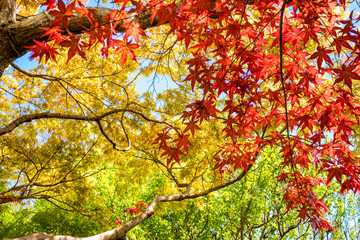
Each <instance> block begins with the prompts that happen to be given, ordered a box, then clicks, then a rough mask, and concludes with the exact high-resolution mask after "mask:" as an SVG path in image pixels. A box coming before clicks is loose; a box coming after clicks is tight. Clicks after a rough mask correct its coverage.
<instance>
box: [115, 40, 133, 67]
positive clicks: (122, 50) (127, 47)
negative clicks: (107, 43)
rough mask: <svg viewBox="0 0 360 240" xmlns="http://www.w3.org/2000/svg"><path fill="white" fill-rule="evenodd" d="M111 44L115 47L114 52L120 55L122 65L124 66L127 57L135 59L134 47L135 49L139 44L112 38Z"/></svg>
mask: <svg viewBox="0 0 360 240" xmlns="http://www.w3.org/2000/svg"><path fill="white" fill-rule="evenodd" d="M112 46H114V47H115V54H119V55H120V59H121V63H122V67H124V65H125V63H126V60H127V59H128V58H130V59H132V60H134V61H136V58H135V53H134V49H137V48H138V47H139V45H137V44H132V43H129V42H128V41H127V40H126V41H123V40H117V39H114V40H113V41H112Z"/></svg>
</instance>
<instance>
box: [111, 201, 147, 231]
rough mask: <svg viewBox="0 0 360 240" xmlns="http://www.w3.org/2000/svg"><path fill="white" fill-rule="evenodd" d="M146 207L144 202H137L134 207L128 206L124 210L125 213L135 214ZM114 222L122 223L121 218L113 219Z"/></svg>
mask: <svg viewBox="0 0 360 240" xmlns="http://www.w3.org/2000/svg"><path fill="white" fill-rule="evenodd" d="M147 208H148V205H147V204H146V203H145V202H137V203H136V206H135V207H130V208H127V209H125V210H124V213H125V214H129V215H134V216H135V215H137V214H139V213H141V212H143V211H145V210H146V209H147ZM114 223H116V224H118V225H119V226H120V225H121V224H122V223H123V220H114Z"/></svg>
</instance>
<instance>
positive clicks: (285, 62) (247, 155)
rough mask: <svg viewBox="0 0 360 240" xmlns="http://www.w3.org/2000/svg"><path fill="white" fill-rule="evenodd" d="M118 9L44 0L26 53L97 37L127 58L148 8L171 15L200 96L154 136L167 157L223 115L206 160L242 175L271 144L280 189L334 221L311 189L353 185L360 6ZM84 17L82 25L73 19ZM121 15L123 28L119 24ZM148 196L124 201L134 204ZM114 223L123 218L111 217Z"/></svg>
mask: <svg viewBox="0 0 360 240" xmlns="http://www.w3.org/2000/svg"><path fill="white" fill-rule="evenodd" d="M113 2H114V3H116V4H117V6H118V9H117V10H112V12H111V14H109V15H107V16H105V17H104V18H106V19H107V22H106V23H100V22H99V21H98V19H97V18H96V17H95V16H94V11H93V10H92V9H89V8H86V7H85V6H84V4H83V3H82V2H81V1H73V2H70V3H65V2H63V1H62V0H59V1H53V0H48V1H46V2H44V3H43V6H45V7H46V8H47V9H48V10H49V12H48V14H49V15H50V16H52V17H53V20H52V23H51V27H50V28H47V29H44V30H45V31H46V32H45V34H44V37H46V38H48V39H49V40H52V41H50V42H49V41H42V42H40V41H35V42H34V45H33V46H29V47H28V48H29V50H30V51H32V55H31V57H32V58H36V57H39V58H40V59H41V58H45V61H48V60H49V59H52V60H55V61H56V56H57V55H58V49H59V48H63V49H68V61H70V60H71V59H72V58H73V57H74V56H75V55H79V56H80V57H82V58H84V59H86V54H85V49H87V48H89V47H91V46H93V45H100V46H101V51H100V54H102V55H103V56H105V57H108V56H109V54H110V52H111V53H114V54H117V55H119V57H120V60H121V62H122V65H124V64H125V62H126V61H129V60H131V61H136V54H135V52H136V50H137V49H138V48H140V47H141V44H140V40H139V39H140V38H142V37H151V36H147V35H146V33H145V31H144V29H142V26H141V24H140V23H139V21H138V20H139V17H140V15H141V14H144V13H145V12H151V21H152V22H153V23H157V24H158V25H160V24H168V25H169V26H170V32H169V34H174V35H175V36H176V37H177V40H176V41H177V42H183V43H184V44H185V46H186V48H187V50H188V54H189V55H191V58H190V60H189V61H188V62H187V64H188V75H187V76H186V77H184V81H185V82H189V83H190V84H191V86H192V88H193V90H194V91H195V90H196V91H198V92H201V93H202V97H201V98H200V99H198V100H196V101H195V102H193V103H191V104H189V105H188V106H186V109H185V110H184V111H183V113H182V116H181V120H182V122H183V124H184V125H183V127H181V128H177V127H172V126H167V127H166V128H164V129H163V131H162V132H159V133H157V136H156V137H155V139H154V144H156V145H157V146H158V147H159V149H160V151H161V153H162V156H163V157H164V158H166V159H167V164H168V165H169V164H171V163H173V162H176V163H178V164H180V165H181V158H182V156H185V155H186V154H187V153H188V151H190V148H191V146H192V143H191V139H192V137H194V136H196V135H197V134H201V131H206V129H203V128H202V125H203V124H204V123H205V122H207V121H210V120H213V119H216V120H218V121H221V122H222V123H223V128H222V134H223V139H224V141H223V144H222V145H219V146H218V151H217V153H216V154H215V155H214V156H213V158H214V159H215V163H214V165H213V166H212V168H213V169H216V170H217V171H219V172H220V173H221V174H233V175H235V176H237V175H239V173H238V171H236V170H237V169H242V170H244V171H245V172H246V171H249V169H250V168H252V167H253V166H254V165H256V161H257V158H258V157H259V156H260V155H261V153H262V151H263V149H264V148H265V147H267V146H269V147H278V148H280V149H281V150H280V151H281V154H282V159H283V161H282V171H281V173H279V175H278V177H277V179H278V181H279V182H280V183H281V184H283V185H284V189H283V200H284V201H285V202H286V203H287V207H288V209H294V210H295V211H297V212H298V217H299V218H302V219H307V221H309V222H310V223H311V224H312V226H313V227H314V228H315V229H328V230H331V229H332V226H331V225H330V224H329V223H328V222H327V221H326V219H325V217H324V215H323V214H324V212H326V211H328V208H327V206H326V205H325V204H324V202H323V201H322V199H321V196H317V195H316V193H315V192H314V191H313V189H314V187H315V186H317V185H324V184H325V185H326V184H330V182H331V181H333V180H334V181H337V182H338V183H339V184H340V185H341V189H340V193H346V192H348V191H353V192H354V193H357V192H358V191H359V190H360V179H359V171H360V166H359V158H358V157H357V156H356V155H355V154H354V153H353V152H352V151H351V144H352V140H353V134H354V130H353V128H352V127H353V126H354V125H356V124H358V123H359V117H360V103H359V101H358V99H357V97H356V96H355V95H354V93H353V88H354V81H355V80H360V75H359V73H360V67H359V60H360V45H359V38H360V32H359V31H358V30H357V27H356V22H357V21H359V20H360V19H359V18H356V17H355V16H354V13H353V12H351V13H350V14H349V16H348V17H347V18H346V19H344V18H341V17H340V14H339V13H340V12H342V11H343V10H344V9H345V8H346V7H347V5H346V3H345V1H335V0H321V1H313V0H308V1H302V0H285V1H279V0H255V1H233V0H226V1H224V0H185V1H163V0H149V1H135V0H133V1H129V0H115V1H113ZM79 17H82V18H84V17H86V18H87V19H88V20H89V22H90V23H91V25H90V26H82V27H83V28H84V29H85V30H84V31H83V35H85V36H86V37H85V36H83V35H75V34H73V33H72V32H71V31H70V30H69V29H68V23H69V21H78V22H77V24H79V25H82V24H83V23H82V22H81V21H79V19H80V18H79ZM118 24H121V27H122V28H124V29H125V30H124V31H123V32H122V33H120V32H118V31H117V30H116V29H115V27H116V26H117V25H118ZM143 207H144V206H143V205H138V206H137V207H133V208H129V209H127V211H128V213H129V214H135V213H140V212H141V209H142V208H143ZM118 223H120V222H118Z"/></svg>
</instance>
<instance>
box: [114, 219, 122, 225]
mask: <svg viewBox="0 0 360 240" xmlns="http://www.w3.org/2000/svg"><path fill="white" fill-rule="evenodd" d="M114 223H116V224H117V225H121V224H122V223H123V220H114Z"/></svg>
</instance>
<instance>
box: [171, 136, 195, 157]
mask: <svg viewBox="0 0 360 240" xmlns="http://www.w3.org/2000/svg"><path fill="white" fill-rule="evenodd" d="M189 137H190V134H182V135H181V136H179V137H178V138H176V139H175V140H174V142H178V144H177V148H178V149H180V148H182V147H183V148H184V149H185V151H186V153H188V147H189V146H192V144H191V143H190V141H189Z"/></svg>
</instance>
